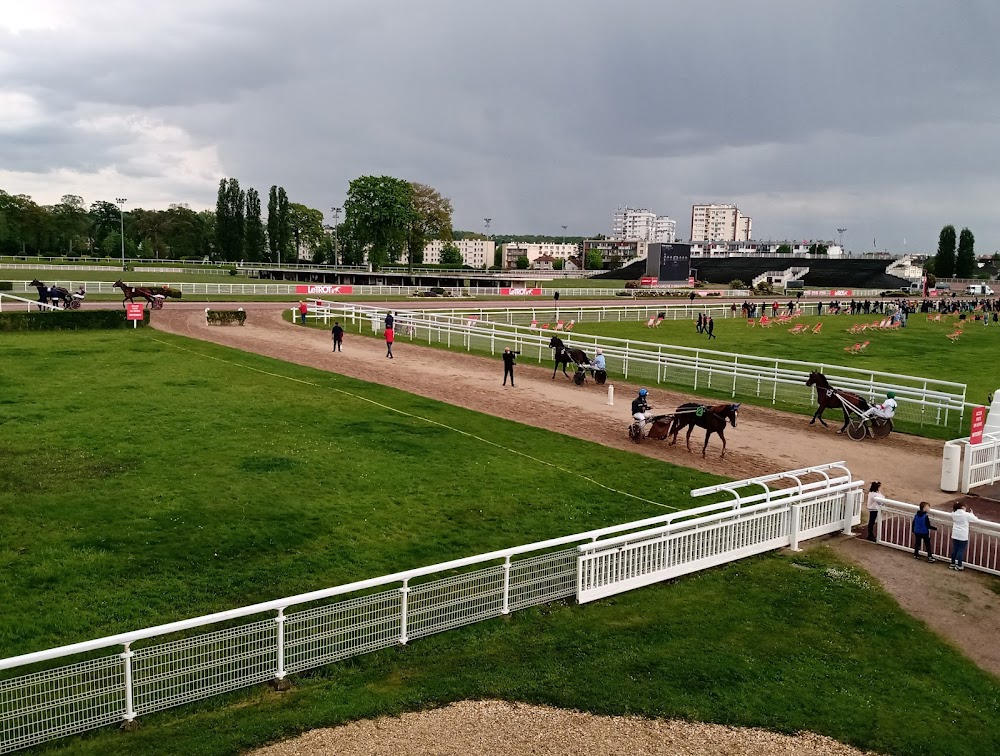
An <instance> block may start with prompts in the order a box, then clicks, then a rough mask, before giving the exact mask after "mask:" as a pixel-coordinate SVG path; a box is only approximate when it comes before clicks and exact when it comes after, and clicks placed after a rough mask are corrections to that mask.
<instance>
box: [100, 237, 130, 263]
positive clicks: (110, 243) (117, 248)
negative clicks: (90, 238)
mask: <svg viewBox="0 0 1000 756" xmlns="http://www.w3.org/2000/svg"><path fill="white" fill-rule="evenodd" d="M101 254H103V255H104V256H105V257H121V254H122V236H121V233H119V232H118V231H112V232H111V233H110V234H108V235H107V236H105V237H104V239H103V241H102V242H101ZM125 256H126V257H136V246H135V242H133V241H132V240H131V239H129V238H128V234H125Z"/></svg>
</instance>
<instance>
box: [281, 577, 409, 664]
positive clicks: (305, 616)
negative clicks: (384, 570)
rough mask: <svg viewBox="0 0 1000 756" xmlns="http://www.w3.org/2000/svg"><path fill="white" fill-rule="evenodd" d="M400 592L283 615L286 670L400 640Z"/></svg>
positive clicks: (373, 648) (382, 593) (336, 659)
mask: <svg viewBox="0 0 1000 756" xmlns="http://www.w3.org/2000/svg"><path fill="white" fill-rule="evenodd" d="M402 600H403V594H402V593H401V592H400V591H399V590H398V589H397V590H391V591H383V592H381V593H374V594H372V595H370V596H362V597H360V598H355V599H350V600H348V601H340V602H338V603H336V604H330V605H329V606H320V607H316V608H314V609H307V610H305V611H302V612H295V613H292V614H289V615H287V616H286V618H285V669H286V670H288V671H289V672H300V671H302V670H305V669H311V668H313V667H318V666H321V665H323V664H329V663H330V662H335V661H338V660H340V659H346V658H348V657H351V656H357V655H358V654H366V653H369V652H371V651H377V650H378V649H380V648H387V647H389V646H394V645H396V644H398V643H399V639H400V635H401V628H402V606H403V601H402Z"/></svg>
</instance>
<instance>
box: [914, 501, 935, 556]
mask: <svg viewBox="0 0 1000 756" xmlns="http://www.w3.org/2000/svg"><path fill="white" fill-rule="evenodd" d="M930 508H931V505H930V504H928V503H927V502H926V501H922V502H920V509H918V510H917V513H916V514H915V515H913V558H914V559H920V545H921V544H923V545H924V547H925V548H926V549H927V561H928V562H936V561H937V559H935V558H934V552H933V551H932V550H931V531H932V530H937V528H936V527H934V526H933V525H931V513H930V512H929V511H928V510H930Z"/></svg>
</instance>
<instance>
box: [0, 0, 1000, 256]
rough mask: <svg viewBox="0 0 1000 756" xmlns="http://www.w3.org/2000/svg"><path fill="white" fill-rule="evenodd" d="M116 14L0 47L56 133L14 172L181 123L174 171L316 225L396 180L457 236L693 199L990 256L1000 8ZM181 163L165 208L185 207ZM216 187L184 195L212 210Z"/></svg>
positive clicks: (727, 0) (363, 7)
mask: <svg viewBox="0 0 1000 756" xmlns="http://www.w3.org/2000/svg"><path fill="white" fill-rule="evenodd" d="M128 5H129V4H120V5H115V4H114V3H112V4H111V7H108V8H104V10H102V11H100V12H99V15H96V16H95V15H94V14H93V13H89V12H88V13H86V14H85V13H83V12H82V11H80V10H79V6H76V5H66V7H67V8H69V9H71V11H72V15H73V24H72V25H70V26H64V27H62V28H59V29H56V30H49V31H46V30H37V31H32V32H26V33H21V34H18V35H6V36H3V37H0V51H2V55H0V73H2V74H3V77H4V79H3V80H4V82H5V86H7V87H10V88H12V89H14V90H16V91H23V92H28V93H30V94H32V95H33V96H35V97H36V98H38V100H39V102H40V103H41V104H42V107H43V108H44V110H45V113H46V114H47V119H48V121H47V122H46V123H43V124H41V125H40V126H39V127H38V128H32V127H23V129H24V133H21V134H18V135H17V138H16V139H14V140H12V141H11V142H10V143H9V144H7V145H5V146H3V147H0V158H2V159H4V160H5V165H4V167H6V168H7V169H8V170H10V169H14V170H31V166H32V165H34V166H35V170H37V171H42V170H45V169H47V168H51V167H54V166H64V167H71V168H86V167H94V166H97V167H100V166H101V164H102V161H103V164H104V165H121V166H122V172H126V171H127V172H131V173H138V174H141V175H144V176H146V175H148V174H149V173H150V172H151V171H155V170H158V165H159V164H158V163H156V162H153V163H148V162H142V161H139V160H137V158H136V153H137V151H138V150H139V149H140V147H141V146H142V144H143V143H142V142H140V141H136V142H135V143H134V144H132V145H131V147H130V145H129V144H127V143H123V144H119V145H117V147H116V145H115V144H114V143H113V142H111V141H109V139H108V134H107V133H105V131H102V130H101V129H96V130H95V129H91V130H89V131H88V130H86V129H81V128H79V127H76V126H74V125H73V124H74V123H76V120H75V119H74V118H73V114H74V113H76V112H77V111H78V110H79V109H80V108H81V107H82V106H86V107H88V108H89V109H90V110H93V109H95V108H96V109H100V108H102V107H106V108H108V109H110V110H111V111H113V112H115V113H132V114H136V113H139V114H145V116H147V117H148V118H150V119H151V121H152V122H155V123H162V124H167V125H171V126H174V127H178V128H180V129H181V130H183V132H184V134H185V135H186V137H185V139H186V141H185V139H177V140H173V141H171V142H170V144H171V145H173V146H172V147H171V148H172V149H181V147H177V146H176V145H177V144H182V146H183V149H185V150H187V151H188V153H190V154H196V153H197V151H198V150H205V149H211V150H213V151H214V153H216V154H217V156H218V165H219V170H221V171H223V172H224V173H226V174H228V175H235V176H238V177H239V178H240V179H241V181H243V182H244V183H247V184H250V185H255V186H257V187H258V188H261V189H266V188H267V187H268V186H270V184H272V183H281V184H284V185H285V186H286V187H288V189H289V191H290V193H291V194H292V196H293V198H295V199H299V200H301V201H304V202H306V203H308V204H311V205H313V206H316V207H320V208H324V209H326V208H328V207H329V206H330V205H331V204H340V203H341V202H342V200H343V195H344V192H345V190H346V187H347V183H348V182H349V181H350V179H352V178H354V177H356V176H358V175H362V174H366V173H387V174H392V175H398V176H403V177H406V178H410V179H414V180H419V181H423V182H426V183H430V184H432V185H434V186H436V187H438V188H439V189H440V190H441V191H442V192H443V193H445V194H446V195H448V196H450V197H451V198H452V199H453V201H454V203H455V207H456V224H457V225H459V226H460V227H467V228H481V225H482V218H483V217H484V216H489V217H493V218H494V219H495V220H494V225H493V227H494V229H500V230H506V231H522V232H531V231H535V232H549V233H553V232H558V230H559V226H561V225H562V224H564V223H565V224H568V225H570V227H571V233H572V232H577V233H595V232H599V231H606V230H607V226H608V225H609V223H610V213H611V212H612V210H613V209H614V207H615V206H616V205H617V204H619V203H628V204H638V205H644V206H649V207H651V208H652V209H654V210H656V211H658V212H661V213H667V214H670V215H672V216H673V217H674V218H676V219H677V220H678V226H679V231H680V232H681V233H682V234H683V233H684V232H686V230H687V219H688V218H689V215H690V205H691V203H692V202H694V201H722V202H727V201H728V202H734V201H735V202H739V203H740V205H741V207H742V208H743V209H744V210H745V211H746V212H748V213H750V214H751V215H753V216H754V218H755V221H754V222H755V229H756V230H757V231H759V232H761V235H762V236H768V237H780V236H782V235H784V234H787V235H789V236H790V237H803V236H804V237H806V238H813V237H822V236H826V237H828V238H829V237H830V236H832V233H833V232H832V228H833V227H835V226H836V225H837V224H840V225H843V224H850V226H851V227H852V229H854V233H856V234H857V237H856V238H858V239H860V238H863V237H865V236H871V234H870V233H869V231H873V232H874V233H875V234H876V235H878V234H882V235H884V238H886V239H889V238H893V239H899V240H901V239H902V238H903V237H904V236H907V237H908V238H909V239H911V242H910V245H911V246H910V248H911V249H913V248H914V245H915V244H918V243H924V244H925V246H927V245H932V244H933V241H934V239H935V237H936V230H937V229H938V228H940V226H941V225H943V223H945V222H955V223H957V224H960V225H965V224H968V225H970V226H974V227H975V228H976V230H977V238H978V239H980V241H981V243H992V244H996V241H995V240H997V239H1000V223H997V222H996V221H994V220H993V217H992V212H991V208H990V205H989V202H988V200H987V199H986V198H987V197H988V196H989V194H990V193H991V192H993V191H995V190H996V189H997V188H1000V187H998V184H1000V179H998V176H997V169H996V168H995V166H994V164H993V163H994V162H995V161H993V160H991V159H989V156H990V155H994V154H996V148H997V147H998V146H1000V145H998V144H997V142H998V139H997V138H996V137H994V136H993V133H994V132H995V131H996V126H997V122H998V120H1000V112H998V108H1000V106H998V104H997V100H996V97H995V93H994V90H995V81H996V80H997V74H998V73H1000V72H998V63H997V54H996V53H995V52H994V49H993V39H994V38H995V36H996V33H997V31H1000V29H998V20H1000V10H998V9H997V6H995V4H993V3H991V2H986V0H981V1H980V2H967V3H961V4H949V6H948V7H942V6H940V5H939V4H906V5H900V4H889V3H870V2H861V1H860V0H854V1H851V2H840V3H828V4H824V5H822V6H821V5H818V4H814V3H801V2H794V1H792V0H782V1H778V2H767V3H747V2H737V1H736V0H720V1H719V2H715V3H711V4H706V3H698V4H695V3H687V2H685V3H678V2H663V3H648V2H635V1H627V2H619V3H615V4H611V3H607V2H597V0H582V1H577V2H542V3H539V2H533V3H528V2H520V1H514V2H507V3H503V4H483V3H470V2H459V1H458V0H432V1H429V2H421V3H407V2H402V1H396V2H392V1H389V0H376V1H375V2H360V1H358V2H338V3H324V2H307V1H306V0H298V1H295V0H293V1H292V2H286V3H281V4H274V3H266V2H254V3H244V2H235V0H233V1H231V2H230V1H226V2H220V1H217V2H203V3H193V2H192V3H184V2H181V3H178V4H175V5H171V6H167V5H164V6H162V7H157V6H151V7H152V8H153V10H148V11H146V12H145V13H138V14H136V13H135V12H133V13H132V14H131V15H129V16H128V17H127V19H126V21H125V22H122V23H121V24H117V25H116V20H115V19H116V13H117V12H118V11H120V10H121V8H122V7H126V6H128ZM132 5H134V4H132ZM102 7H103V6H102ZM126 22H127V23H126ZM67 131H75V133H76V137H77V138H76V140H75V141H74V139H73V138H69V137H68V136H67V133H66V132H67ZM139 131H140V132H141V129H140V130H139ZM132 138H135V139H138V137H135V133H133V135H132V136H131V137H130V136H129V135H124V136H121V137H120V139H121V140H122V142H128V140H129V139H132ZM4 141H6V139H5V140H4ZM47 146H49V147H50V149H47ZM72 146H76V147H77V148H78V150H79V152H80V153H81V154H82V155H83V157H81V156H80V155H74V154H72V152H73V151H72V149H68V147H72ZM188 153H185V154H188ZM123 155H126V156H128V157H129V158H130V159H129V160H127V161H124V162H123V160H122V156H123ZM197 155H198V156H199V157H198V159H201V157H200V156H201V153H197ZM168 157H169V156H168ZM192 160H194V161H195V162H197V161H196V160H195V158H192ZM169 162H170V161H169V160H165V161H164V163H165V164H166V166H167V167H166V168H165V169H164V170H165V174H164V176H163V177H162V187H163V188H166V187H169V186H170V185H171V184H172V182H174V183H175V184H176V185H177V186H181V185H183V186H184V187H185V190H186V191H191V186H193V182H192V181H191V180H190V176H189V177H188V179H187V180H185V181H181V180H178V179H176V178H174V177H171V175H170V173H169ZM205 170H206V171H208V170H210V169H209V168H206V169H205ZM215 178H217V177H215ZM203 183H204V188H203V189H201V190H200V191H199V192H197V194H198V196H187V197H178V198H177V199H178V200H180V201H184V200H187V201H190V202H192V203H194V204H197V203H204V204H210V203H211V202H212V197H213V194H214V188H215V187H214V183H215V181H214V180H205V181H204V182H203ZM62 191H63V187H53V188H52V193H53V194H55V195H57V194H59V193H61V192H62ZM907 206H909V207H912V208H913V209H912V210H910V211H908V210H907V209H906V208H907ZM956 213H960V214H964V215H963V217H954V215H955V214H956ZM987 239H990V240H991V241H989V242H987V241H986V240H987ZM917 240H920V242H918V241H917ZM880 246H881V245H880Z"/></svg>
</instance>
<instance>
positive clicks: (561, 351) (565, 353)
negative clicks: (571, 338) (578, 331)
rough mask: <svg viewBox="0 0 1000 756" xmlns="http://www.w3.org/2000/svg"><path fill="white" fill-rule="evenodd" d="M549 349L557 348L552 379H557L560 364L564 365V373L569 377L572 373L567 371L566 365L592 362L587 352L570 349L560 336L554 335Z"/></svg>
mask: <svg viewBox="0 0 1000 756" xmlns="http://www.w3.org/2000/svg"><path fill="white" fill-rule="evenodd" d="M549 349H555V350H556V364H555V367H553V368H552V380H555V379H556V373H557V372H559V366H560V365H562V369H563V375H565V376H566V377H567V378H569V377H570V375H569V373H567V372H566V367H567V366H568V365H569V363H571V362H573V363H575V364H577V365H587V364H590V358H589V357H587V354H586V352H584V351H583V350H582V349H570V348H569V347H567V346H566V345H565V344H564V343H563V340H562V339H560V338H559V337H558V336H553V337H552V340H551V341H550V342H549Z"/></svg>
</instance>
